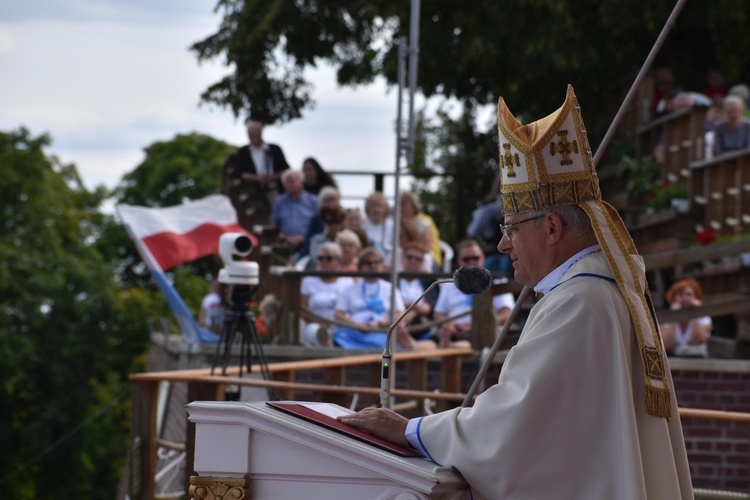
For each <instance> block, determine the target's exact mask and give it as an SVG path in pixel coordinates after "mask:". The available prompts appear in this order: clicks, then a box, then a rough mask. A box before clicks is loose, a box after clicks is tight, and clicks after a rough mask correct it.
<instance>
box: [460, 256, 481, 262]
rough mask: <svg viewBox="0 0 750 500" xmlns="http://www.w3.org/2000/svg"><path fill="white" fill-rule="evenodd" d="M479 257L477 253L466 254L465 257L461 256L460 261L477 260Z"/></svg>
mask: <svg viewBox="0 0 750 500" xmlns="http://www.w3.org/2000/svg"><path fill="white" fill-rule="evenodd" d="M481 258H482V257H481V256H479V255H467V256H466V257H461V262H479V259H481Z"/></svg>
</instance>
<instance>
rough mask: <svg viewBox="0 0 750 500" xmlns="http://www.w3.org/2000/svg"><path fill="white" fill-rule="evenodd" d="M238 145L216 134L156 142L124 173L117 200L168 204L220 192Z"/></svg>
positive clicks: (132, 203) (116, 194)
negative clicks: (223, 169) (225, 167)
mask: <svg viewBox="0 0 750 500" xmlns="http://www.w3.org/2000/svg"><path fill="white" fill-rule="evenodd" d="M236 150H237V146H232V145H231V144H227V143H226V142H223V141H220V140H218V139H214V138H213V137H210V136H207V135H204V134H198V133H191V134H177V135H176V136H175V137H174V138H173V139H171V140H169V141H158V142H154V143H153V144H151V145H150V146H147V147H146V148H145V149H144V151H145V153H146V158H145V159H144V160H143V161H142V162H141V163H140V164H139V165H138V166H136V167H135V169H133V171H131V172H129V173H127V174H125V175H124V176H123V178H122V181H121V182H120V184H119V185H118V186H117V187H116V188H115V190H114V193H113V195H114V198H115V200H116V202H117V203H127V204H130V205H144V206H147V207H167V206H171V205H178V204H180V203H182V202H183V200H185V199H186V198H187V199H193V200H195V199H198V198H203V197H204V196H207V195H209V194H212V193H217V192H219V188H220V184H221V167H222V165H223V164H224V161H225V160H226V158H227V156H229V155H231V154H233V153H234V152H235V151H236Z"/></svg>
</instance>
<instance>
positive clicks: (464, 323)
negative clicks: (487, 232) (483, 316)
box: [435, 239, 515, 348]
mask: <svg viewBox="0 0 750 500" xmlns="http://www.w3.org/2000/svg"><path fill="white" fill-rule="evenodd" d="M457 253H458V265H459V267H463V266H479V267H483V266H484V252H483V251H482V247H481V246H480V245H479V242H478V241H477V240H473V239H465V240H463V241H462V242H461V243H459V244H458V249H457ZM471 303H472V296H471V295H465V294H463V293H462V292H460V291H459V290H458V288H456V285H455V284H453V283H444V284H442V285H440V294H439V295H438V299H437V302H436V303H435V319H436V320H441V319H446V318H450V317H452V316H456V315H458V314H461V313H466V312H469V311H471ZM514 305H515V300H514V299H513V294H512V293H503V294H500V295H495V296H494V297H493V298H492V310H493V312H494V313H495V320H496V322H497V325H498V326H502V325H504V324H505V321H506V320H507V319H508V316H509V315H510V311H511V309H513V306H514ZM471 332H472V325H471V314H466V315H465V316H462V317H460V318H457V319H455V320H452V321H444V322H443V323H441V324H440V326H439V327H438V331H437V343H438V347H441V348H445V347H471V341H470V338H471Z"/></svg>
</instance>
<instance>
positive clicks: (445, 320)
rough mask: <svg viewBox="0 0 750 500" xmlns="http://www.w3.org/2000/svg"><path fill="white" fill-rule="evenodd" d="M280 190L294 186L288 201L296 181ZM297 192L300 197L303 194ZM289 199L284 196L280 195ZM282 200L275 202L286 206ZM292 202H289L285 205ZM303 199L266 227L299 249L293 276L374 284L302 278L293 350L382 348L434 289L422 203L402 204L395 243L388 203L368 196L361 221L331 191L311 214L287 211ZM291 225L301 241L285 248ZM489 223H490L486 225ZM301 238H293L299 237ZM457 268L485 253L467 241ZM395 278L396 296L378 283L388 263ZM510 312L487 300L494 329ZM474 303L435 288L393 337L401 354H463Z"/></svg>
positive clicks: (436, 255) (433, 258) (505, 300)
mask: <svg viewBox="0 0 750 500" xmlns="http://www.w3.org/2000/svg"><path fill="white" fill-rule="evenodd" d="M282 179H283V182H284V187H285V189H286V188H287V185H288V184H289V180H290V179H292V182H291V187H292V189H293V193H295V192H296V191H294V189H295V188H297V187H299V184H302V181H301V179H303V176H302V175H300V174H299V173H294V172H288V171H285V172H284V174H283V176H282ZM302 189H304V188H300V190H302ZM287 194H288V192H287ZM283 196H284V195H282V196H280V197H279V198H278V199H277V205H278V204H279V202H278V200H283V199H284V198H283ZM289 198H293V196H290V197H289ZM301 200H302V196H297V198H296V199H292V200H287V202H286V203H284V204H282V205H280V206H281V207H283V209H284V210H285V211H286V214H287V215H284V213H274V214H273V216H272V220H273V221H274V223H275V224H276V225H277V226H278V227H279V229H280V232H281V235H282V238H284V239H285V240H286V241H287V242H289V243H290V244H292V245H293V246H294V248H295V249H297V248H298V249H299V250H298V252H297V254H296V255H295V259H296V260H297V261H299V262H300V263H301V264H302V263H303V262H304V264H303V265H300V266H299V268H300V269H302V268H304V269H306V270H310V271H311V270H315V271H321V272H338V273H345V272H359V273H362V272H372V273H373V276H371V277H370V276H365V277H349V276H306V277H304V278H303V279H302V283H301V290H300V292H301V300H300V306H301V318H302V321H303V326H302V329H301V331H300V339H299V340H300V342H301V343H302V344H304V345H306V346H329V347H333V346H337V347H343V348H380V349H382V348H383V347H384V346H385V340H386V334H387V330H388V327H389V326H390V324H391V317H392V315H391V311H390V308H391V303H392V299H391V296H392V294H393V297H394V300H393V303H394V311H393V317H398V316H399V315H400V314H402V313H403V311H405V310H406V308H407V307H409V306H410V305H411V304H412V303H413V302H414V301H416V300H417V299H418V298H419V297H420V296H421V295H422V293H423V292H424V291H425V290H426V289H427V288H428V287H429V286H430V284H431V283H433V282H434V281H435V273H437V272H440V271H441V270H442V269H443V267H442V259H443V254H442V250H441V248H440V245H439V233H438V229H437V226H436V225H435V222H434V221H433V220H432V218H431V217H430V216H429V215H427V214H425V213H424V212H423V211H422V204H421V201H420V199H419V197H418V196H417V195H416V194H414V193H412V192H404V193H402V195H401V205H400V208H401V219H400V225H399V231H398V235H397V240H398V241H397V243H396V244H394V231H393V228H394V222H393V217H392V214H391V209H390V206H389V204H388V201H387V199H386V198H385V196H383V194H382V193H379V192H376V193H373V194H371V195H370V196H368V197H367V199H366V201H365V213H364V215H363V214H362V213H361V212H360V211H359V210H358V209H344V208H343V207H342V206H341V203H340V201H341V198H340V195H339V193H338V191H337V190H336V188H334V187H332V186H325V187H323V188H322V189H320V190H319V193H318V195H317V204H318V207H319V208H318V210H317V212H315V213H310V212H309V211H306V210H303V209H301V208H300V209H298V210H290V209H289V207H290V206H294V203H299V204H302V203H304V202H302V201H301ZM287 216H289V217H294V219H295V221H294V223H295V225H297V226H298V227H299V226H300V225H302V223H305V224H306V225H307V229H306V230H305V231H304V240H303V241H301V242H300V243H299V244H298V245H295V243H296V241H294V242H292V241H289V238H288V236H289V231H285V229H284V228H285V227H287V225H286V223H285V221H284V219H285V218H286V217H287ZM491 221H492V223H493V224H494V223H495V219H491ZM298 234H299V233H298ZM456 254H457V264H458V266H464V265H472V266H484V265H485V254H484V251H483V249H482V245H480V243H479V242H478V241H477V240H475V239H472V238H467V239H466V240H464V241H462V242H461V243H459V244H458V245H457V246H456ZM394 259H395V263H396V266H397V267H398V271H399V273H402V274H404V275H403V276H400V277H399V283H398V286H397V287H396V290H395V291H392V285H391V283H390V281H389V280H387V279H383V277H382V274H383V273H386V272H389V271H390V268H391V263H392V262H394ZM513 305H514V299H513V295H512V294H510V293H507V294H502V295H498V296H496V297H495V298H494V300H493V309H494V313H495V315H496V319H497V325H498V326H502V325H503V324H504V323H505V321H506V319H507V318H508V316H509V313H510V310H511V308H512V307H513ZM471 326H472V325H471V296H467V295H464V294H462V293H461V292H459V291H458V290H457V289H456V287H455V285H453V284H442V285H441V286H440V287H436V288H435V289H434V290H433V292H432V293H431V294H428V296H427V297H425V299H423V300H422V301H421V302H420V303H418V305H417V306H415V307H414V308H413V309H412V310H411V311H409V313H408V315H407V316H406V317H405V318H404V320H403V321H402V322H401V323H400V324H399V326H398V328H397V329H396V331H395V332H394V335H395V342H396V345H397V346H398V348H399V349H404V350H427V349H437V348H442V347H457V346H468V345H470V342H469V339H470V335H471Z"/></svg>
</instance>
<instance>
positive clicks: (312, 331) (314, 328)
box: [300, 241, 354, 347]
mask: <svg viewBox="0 0 750 500" xmlns="http://www.w3.org/2000/svg"><path fill="white" fill-rule="evenodd" d="M315 270H316V271H324V272H325V271H327V272H337V271H340V270H341V247H340V246H339V245H338V243H334V242H331V241H328V242H324V243H322V244H320V245H319V246H318V250H317V256H316V258H315ZM353 282H354V280H352V278H350V277H348V276H341V277H338V276H305V277H304V278H302V283H301V284H300V317H301V318H302V320H303V321H304V324H303V326H302V330H301V331H300V343H301V344H302V345H305V346H308V347H316V346H328V347H331V346H333V340H332V337H331V324H330V323H328V322H325V321H321V320H320V318H316V317H313V316H312V315H311V314H310V312H309V311H312V312H313V313H315V314H316V315H317V316H319V317H321V318H325V319H328V320H332V319H333V316H334V313H335V312H336V302H338V299H339V295H341V290H343V289H344V288H346V287H347V286H348V285H350V284H351V283H353Z"/></svg>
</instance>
